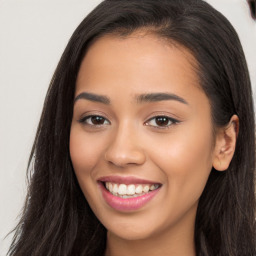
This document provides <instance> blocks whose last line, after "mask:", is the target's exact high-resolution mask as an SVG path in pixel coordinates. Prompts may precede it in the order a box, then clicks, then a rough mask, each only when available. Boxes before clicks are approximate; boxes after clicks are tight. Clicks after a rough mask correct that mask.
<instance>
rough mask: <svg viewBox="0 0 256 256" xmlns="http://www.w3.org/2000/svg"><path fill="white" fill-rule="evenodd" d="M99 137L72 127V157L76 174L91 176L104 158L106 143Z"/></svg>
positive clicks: (74, 126)
mask: <svg viewBox="0 0 256 256" xmlns="http://www.w3.org/2000/svg"><path fill="white" fill-rule="evenodd" d="M99 140H101V138H100V137H99V135H98V137H97V135H89V136H88V135H86V133H85V132H84V131H83V129H82V128H80V127H78V126H76V125H72V126H71V131H70V145H69V150H70V157H71V161H72V163H73V167H74V169H75V172H76V174H77V173H78V172H83V173H84V174H86V173H87V174H89V173H90V171H91V170H92V169H93V167H94V166H95V165H96V164H97V162H98V161H99V159H100V158H101V156H102V154H103V153H102V152H103V149H102V148H103V145H104V143H98V142H99Z"/></svg>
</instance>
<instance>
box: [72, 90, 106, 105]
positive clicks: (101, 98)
mask: <svg viewBox="0 0 256 256" xmlns="http://www.w3.org/2000/svg"><path fill="white" fill-rule="evenodd" d="M80 99H84V100H89V101H94V102H100V103H103V104H106V105H109V104H110V99H109V98H108V97H107V96H105V95H99V94H94V93H88V92H82V93H80V94H79V95H77V96H76V98H75V100H74V103H75V102H76V101H78V100H80Z"/></svg>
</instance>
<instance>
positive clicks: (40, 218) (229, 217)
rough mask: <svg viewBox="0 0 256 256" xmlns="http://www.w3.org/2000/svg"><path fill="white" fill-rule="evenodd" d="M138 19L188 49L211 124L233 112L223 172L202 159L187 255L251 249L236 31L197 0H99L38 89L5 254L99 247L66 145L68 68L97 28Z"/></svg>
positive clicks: (246, 111) (138, 24)
mask: <svg viewBox="0 0 256 256" xmlns="http://www.w3.org/2000/svg"><path fill="white" fill-rule="evenodd" d="M142 28H143V29H148V30H149V31H151V32H153V33H155V34H156V35H157V36H159V37H163V38H167V39H169V40H170V41H171V42H175V43H177V44H180V45H182V46H184V47H186V48H187V49H189V50H190V51H191V52H192V53H193V55H194V57H195V59H196V60H197V62H198V70H197V72H198V76H199V78H200V85H201V87H202V89H203V90H204V92H205V94H206V95H207V97H208V98H209V101H210V103H211V110H212V120H213V125H214V127H222V126H225V125H226V124H228V122H229V120H230V118H231V116H232V115H233V114H237V115H238V116H239V119H240V130H239V135H238V138H237V146H236V151H235V154H234V157H233V159H232V161H231V164H230V166H229V168H228V170H227V171H226V172H217V171H216V170H214V169H212V171H211V174H210V177H209V180H208V182H207V185H206V187H205V189H204V192H203V194H202V196H201V198H200V201H199V206H198V212H197V217H196V226H195V245H196V252H197V256H216V255H218V256H226V255H229V256H243V255H244V256H255V255H256V249H255V209H256V208H255V183H254V171H255V122H254V112H253V99H252V91H251V85H250V79H249V75H248V70H247V64H246V61H245V57H244V53H243V50H242V47H241V44H240V41H239V38H238V36H237V34H236V32H235V30H234V29H233V27H232V26H231V24H230V23H229V22H228V21H227V19H226V18H225V17H224V16H223V15H222V14H220V13H219V12H218V11H216V10H215V9H213V8H212V7H211V6H210V5H209V4H207V3H206V2H204V1H201V0H161V1H158V0H105V1H103V2H102V3H101V4H100V5H99V6H98V7H96V9H95V10H93V11H92V12H91V13H90V14H89V15H88V16H87V17H86V18H85V19H84V20H83V21H82V23H81V24H80V25H79V26H78V28H77V29H76V31H75V32H74V34H73V35H72V37H71V39H70V41H69V43H68V45H67V47H66V49H65V51H64V53H63V55H62V57H61V60H60V62H59V64H58V67H57V69H56V71H55V73H54V76H53V78H52V81H51V84H50V87H49V90H48V92H47V95H46V100H45V104H44V109H43V113H42V117H41V121H40V123H39V127H38V131H37V135H36V138H35V143H34V146H33V149H32V153H31V157H30V161H29V168H28V172H29V175H30V174H31V178H30V186H29V190H28V195H27V200H26V204H25V207H24V211H23V215H22V218H21V220H20V223H19V225H18V226H17V228H16V233H15V236H14V240H13V243H12V245H11V248H10V251H9V255H10V256H14V255H15V256H28V255H29V256H46V255H47V256H51V255H52V256H56V255H58V256H59V255H62V256H68V255H73V256H75V255H86V256H90V255H91V256H96V255H97V256H100V255H103V254H104V251H105V243H106V230H105V228H104V227H103V226H102V225H101V223H100V222H99V221H98V220H97V218H96V217H95V215H94V214H93V212H92V211H91V209H90V207H89V205H88V203H87V201H86V199H85V198H84V195H83V193H82V192H81V190H80V187H79V185H78V182H77V180H76V177H75V174H74V171H73V167H72V164H71V160H70V155H69V133H70V125H71V120H72V111H73V100H74V91H75V85H76V77H77V73H78V70H79V67H80V63H81V60H82V59H83V57H84V55H85V52H86V49H87V48H88V47H89V45H90V43H91V42H92V41H93V40H96V39H97V37H100V36H102V35H104V34H107V33H109V34H115V35H116V36H122V37H125V36H128V35H130V34H131V33H133V32H134V31H136V30H138V29H142Z"/></svg>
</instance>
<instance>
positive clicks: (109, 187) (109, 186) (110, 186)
mask: <svg viewBox="0 0 256 256" xmlns="http://www.w3.org/2000/svg"><path fill="white" fill-rule="evenodd" d="M108 189H109V191H110V192H113V185H112V183H109V185H108Z"/></svg>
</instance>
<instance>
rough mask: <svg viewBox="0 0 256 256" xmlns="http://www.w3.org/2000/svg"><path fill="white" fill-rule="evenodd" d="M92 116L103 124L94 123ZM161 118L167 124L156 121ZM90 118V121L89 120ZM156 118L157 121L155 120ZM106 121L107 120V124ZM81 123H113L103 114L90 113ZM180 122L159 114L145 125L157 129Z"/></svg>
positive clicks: (93, 125)
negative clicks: (159, 123)
mask: <svg viewBox="0 0 256 256" xmlns="http://www.w3.org/2000/svg"><path fill="white" fill-rule="evenodd" d="M92 118H97V119H98V121H104V123H103V124H93V121H92ZM157 118H159V119H164V120H163V122H166V121H167V124H166V125H164V126H160V125H158V124H157V123H156V119H157ZM88 120H90V121H88ZM154 120H155V121H154ZM152 121H154V124H150V122H152ZM105 122H107V124H105ZM79 123H82V124H83V125H88V126H91V127H102V126H104V125H109V124H111V123H110V121H109V120H108V119H107V118H105V117H103V116H101V115H89V116H85V117H83V118H81V119H80V120H79ZM178 123H180V121H178V120H176V119H174V118H171V117H169V116H165V115H158V116H154V117H151V118H150V119H149V120H148V121H146V122H145V123H144V125H146V126H151V127H153V128H156V129H169V128H170V126H172V125H176V124H178Z"/></svg>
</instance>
